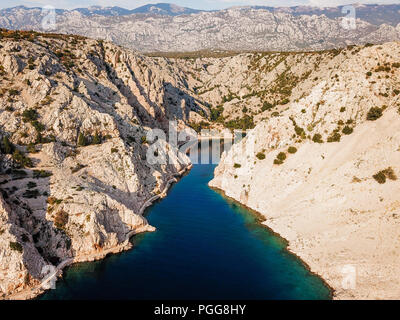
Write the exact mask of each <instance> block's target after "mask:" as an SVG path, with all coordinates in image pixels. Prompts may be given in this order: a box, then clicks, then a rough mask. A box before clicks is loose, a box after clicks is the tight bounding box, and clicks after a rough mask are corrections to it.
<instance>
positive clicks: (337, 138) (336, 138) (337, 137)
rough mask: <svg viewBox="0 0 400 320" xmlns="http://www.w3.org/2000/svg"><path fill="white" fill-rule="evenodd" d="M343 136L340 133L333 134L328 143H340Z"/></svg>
mask: <svg viewBox="0 0 400 320" xmlns="http://www.w3.org/2000/svg"><path fill="white" fill-rule="evenodd" d="M340 139H341V135H340V133H339V132H334V133H332V134H331V135H330V136H329V137H328V139H327V140H326V141H327V142H340Z"/></svg>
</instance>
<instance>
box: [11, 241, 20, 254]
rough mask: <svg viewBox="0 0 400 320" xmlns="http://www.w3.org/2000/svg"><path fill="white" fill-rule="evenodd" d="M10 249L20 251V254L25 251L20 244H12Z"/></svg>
mask: <svg viewBox="0 0 400 320" xmlns="http://www.w3.org/2000/svg"><path fill="white" fill-rule="evenodd" d="M10 249H11V250H14V251H18V252H19V253H22V251H23V248H22V245H21V244H20V243H18V242H10Z"/></svg>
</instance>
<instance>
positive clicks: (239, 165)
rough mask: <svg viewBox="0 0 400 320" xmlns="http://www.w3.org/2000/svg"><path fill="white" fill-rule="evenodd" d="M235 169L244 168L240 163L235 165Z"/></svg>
mask: <svg viewBox="0 0 400 320" xmlns="http://www.w3.org/2000/svg"><path fill="white" fill-rule="evenodd" d="M233 167H234V168H236V169H238V168H241V167H242V165H241V164H239V163H235V164H234V165H233Z"/></svg>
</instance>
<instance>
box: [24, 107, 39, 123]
mask: <svg viewBox="0 0 400 320" xmlns="http://www.w3.org/2000/svg"><path fill="white" fill-rule="evenodd" d="M38 118H39V115H38V113H37V111H36V110H35V109H26V110H24V112H22V120H23V121H24V122H30V121H35V120H37V119H38Z"/></svg>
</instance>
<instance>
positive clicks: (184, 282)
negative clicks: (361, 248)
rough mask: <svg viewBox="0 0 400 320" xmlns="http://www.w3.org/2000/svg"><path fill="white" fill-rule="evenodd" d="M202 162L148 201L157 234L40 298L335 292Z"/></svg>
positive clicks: (314, 295)
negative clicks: (214, 183) (212, 184)
mask: <svg viewBox="0 0 400 320" xmlns="http://www.w3.org/2000/svg"><path fill="white" fill-rule="evenodd" d="M214 169H215V165H213V164H198V165H194V166H193V169H192V170H191V171H190V173H189V174H187V175H186V176H185V177H183V178H182V179H181V180H180V181H179V183H177V184H175V185H174V186H173V187H172V188H171V190H170V191H169V194H168V196H167V198H165V199H163V200H162V201H160V202H157V203H155V204H154V205H153V206H152V207H150V208H148V210H147V212H146V218H147V219H148V221H149V223H150V224H151V225H153V226H154V227H156V228H157V231H156V232H154V233H146V234H142V235H138V236H135V237H134V238H133V239H132V241H133V243H134V248H133V249H132V250H130V251H127V252H124V253H121V254H117V255H112V256H109V257H107V258H105V259H104V260H101V261H97V262H89V263H79V264H76V265H73V266H71V267H68V268H67V269H65V270H64V276H63V278H62V279H61V280H59V281H58V282H57V284H56V285H57V287H56V289H55V290H50V291H48V292H47V293H45V294H44V295H42V296H41V297H40V298H39V299H44V300H48V299H139V300H142V299H169V300H171V299H172V300H173V299H273V300H276V299H290V300H293V299H330V290H329V288H328V287H327V286H326V285H325V284H324V282H323V281H322V280H321V279H320V278H319V277H317V276H315V275H313V274H312V273H310V272H309V271H308V270H307V268H306V267H305V266H304V265H303V264H302V262H301V261H300V260H299V259H298V258H297V257H295V256H294V255H292V254H290V253H289V252H288V251H287V250H286V248H285V242H284V241H283V240H282V239H281V238H280V237H278V236H277V235H275V234H273V233H272V232H271V231H269V230H268V229H267V228H265V227H263V226H262V225H261V224H260V223H259V221H258V218H257V216H256V215H255V214H253V213H252V212H250V211H248V210H247V209H246V208H244V207H242V206H241V205H240V204H238V203H236V202H234V201H232V200H230V199H227V198H226V197H224V196H223V195H222V194H221V193H220V192H217V191H215V190H212V189H210V188H209V187H208V185H207V184H208V182H209V181H210V180H211V179H212V178H213V172H214Z"/></svg>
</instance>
